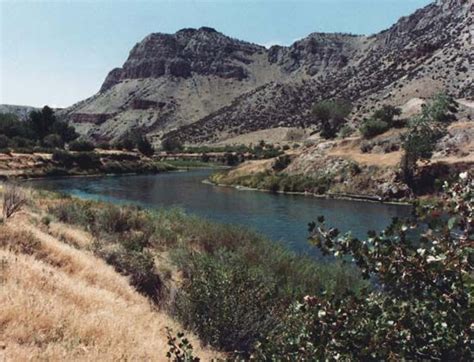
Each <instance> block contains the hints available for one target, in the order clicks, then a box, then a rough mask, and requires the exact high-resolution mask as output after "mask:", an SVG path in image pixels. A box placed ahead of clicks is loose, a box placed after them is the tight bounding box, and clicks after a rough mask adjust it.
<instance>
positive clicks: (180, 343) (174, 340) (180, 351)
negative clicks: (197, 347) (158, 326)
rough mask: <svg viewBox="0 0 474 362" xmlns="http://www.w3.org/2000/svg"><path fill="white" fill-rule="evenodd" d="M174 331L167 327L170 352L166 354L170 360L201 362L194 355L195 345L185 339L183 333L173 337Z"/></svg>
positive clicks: (176, 361)
mask: <svg viewBox="0 0 474 362" xmlns="http://www.w3.org/2000/svg"><path fill="white" fill-rule="evenodd" d="M172 332H173V331H172V330H171V329H170V328H169V327H166V337H167V338H168V346H170V347H169V350H168V352H166V357H167V358H168V360H170V361H171V360H173V361H175V362H199V361H200V359H199V358H198V357H195V356H194V355H193V345H192V344H191V343H190V342H189V340H188V339H187V338H185V336H184V333H183V332H178V334H177V335H176V336H173V334H172Z"/></svg>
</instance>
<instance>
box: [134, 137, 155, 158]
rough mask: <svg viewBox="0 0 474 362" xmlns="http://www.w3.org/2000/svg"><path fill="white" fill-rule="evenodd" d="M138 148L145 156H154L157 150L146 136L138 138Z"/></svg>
mask: <svg viewBox="0 0 474 362" xmlns="http://www.w3.org/2000/svg"><path fill="white" fill-rule="evenodd" d="M137 148H138V151H140V153H142V154H144V155H145V156H152V155H153V154H154V153H155V149H154V148H153V146H152V144H151V143H150V141H148V139H147V138H146V137H145V136H141V137H138V139H137Z"/></svg>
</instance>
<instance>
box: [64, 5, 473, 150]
mask: <svg viewBox="0 0 474 362" xmlns="http://www.w3.org/2000/svg"><path fill="white" fill-rule="evenodd" d="M472 14H473V2H472V0H467V1H466V0H443V1H437V2H436V3H433V4H430V5H428V6H426V7H425V8H423V9H420V10H418V11H416V12H415V13H414V14H412V15H410V16H408V17H404V18H401V19H400V20H399V21H398V22H397V23H396V24H395V25H393V26H392V27H391V28H389V29H387V30H385V31H383V32H381V33H378V34H375V35H372V36H355V35H349V34H325V33H313V34H310V35H309V36H307V37H306V38H304V39H302V40H299V41H297V42H295V43H294V44H292V45H291V46H289V47H282V46H273V47H271V48H270V49H266V48H264V47H262V46H259V45H255V44H251V43H247V42H244V41H240V40H236V39H232V38H230V37H227V36H225V35H223V34H221V33H219V32H217V31H216V30H214V29H211V28H200V29H183V30H180V31H178V32H177V33H175V34H160V33H157V34H151V35H149V36H147V37H146V38H145V39H143V41H141V42H140V43H138V44H137V45H135V47H134V48H133V49H132V50H131V52H130V55H129V57H128V59H127V61H126V62H125V63H124V65H123V67H121V68H116V69H114V70H112V71H111V72H110V73H109V74H108V76H107V77H106V79H105V81H104V83H103V85H102V88H101V90H100V91H99V93H98V94H96V95H95V96H93V97H91V98H89V99H86V100H85V101H82V102H80V103H78V104H76V105H74V106H72V107H71V108H69V109H67V110H66V111H65V112H64V113H63V115H64V116H65V117H66V118H67V119H69V120H70V121H71V122H73V123H75V124H76V125H77V127H78V129H79V131H80V132H82V133H84V134H87V135H88V136H90V137H93V138H100V139H114V138H117V137H119V136H120V135H121V134H123V133H124V132H126V131H127V130H129V129H131V128H135V129H139V130H142V131H143V132H145V133H147V134H149V135H150V136H152V137H154V139H155V140H157V141H158V140H159V139H160V138H162V137H164V136H165V137H177V138H180V139H181V140H182V141H185V142H188V143H209V142H216V141H220V140H223V139H226V138H229V137H233V136H235V135H238V134H243V133H247V132H252V131H256V130H260V129H268V128H274V127H280V126H298V125H301V124H307V123H308V122H309V121H310V119H309V117H308V111H309V110H310V108H311V106H312V104H314V102H316V101H318V100H321V99H326V98H344V99H347V100H350V101H351V102H353V103H354V105H355V107H354V109H355V110H354V112H353V114H352V120H353V122H357V121H358V119H360V118H361V117H362V116H364V115H365V114H367V113H368V112H370V111H371V110H373V109H374V108H375V107H377V106H379V105H380V104H383V103H390V104H394V105H402V104H405V103H406V102H408V101H409V100H410V99H412V98H426V97H430V96H432V95H433V94H434V93H436V92H438V91H440V90H444V91H446V92H449V93H451V94H453V95H454V96H455V97H457V98H468V99H469V98H472V97H473V96H474V94H473V93H474V91H473V89H474V87H473V84H472V78H473V69H472V66H471V64H470V62H471V61H472V54H473V42H472V34H471V32H470V29H472Z"/></svg>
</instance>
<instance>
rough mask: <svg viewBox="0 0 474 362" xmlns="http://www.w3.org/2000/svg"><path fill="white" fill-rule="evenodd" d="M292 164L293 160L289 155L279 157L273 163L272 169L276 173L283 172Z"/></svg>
mask: <svg viewBox="0 0 474 362" xmlns="http://www.w3.org/2000/svg"><path fill="white" fill-rule="evenodd" d="M290 162H291V158H290V156H288V155H284V156H280V157H278V158H277V159H276V160H275V162H274V163H273V166H272V169H273V170H274V171H277V172H278V171H283V170H284V169H285V168H287V167H288V165H289V164H290Z"/></svg>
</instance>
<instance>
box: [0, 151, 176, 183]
mask: <svg viewBox="0 0 474 362" xmlns="http://www.w3.org/2000/svg"><path fill="white" fill-rule="evenodd" d="M177 169H178V168H177V167H175V166H173V165H170V164H168V163H166V162H160V161H156V160H154V159H152V158H149V157H144V156H142V155H140V154H138V153H134V152H66V151H55V152H54V153H0V179H2V178H3V179H31V178H48V177H64V176H100V175H111V174H112V175H125V174H149V173H160V172H166V171H172V170H177Z"/></svg>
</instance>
